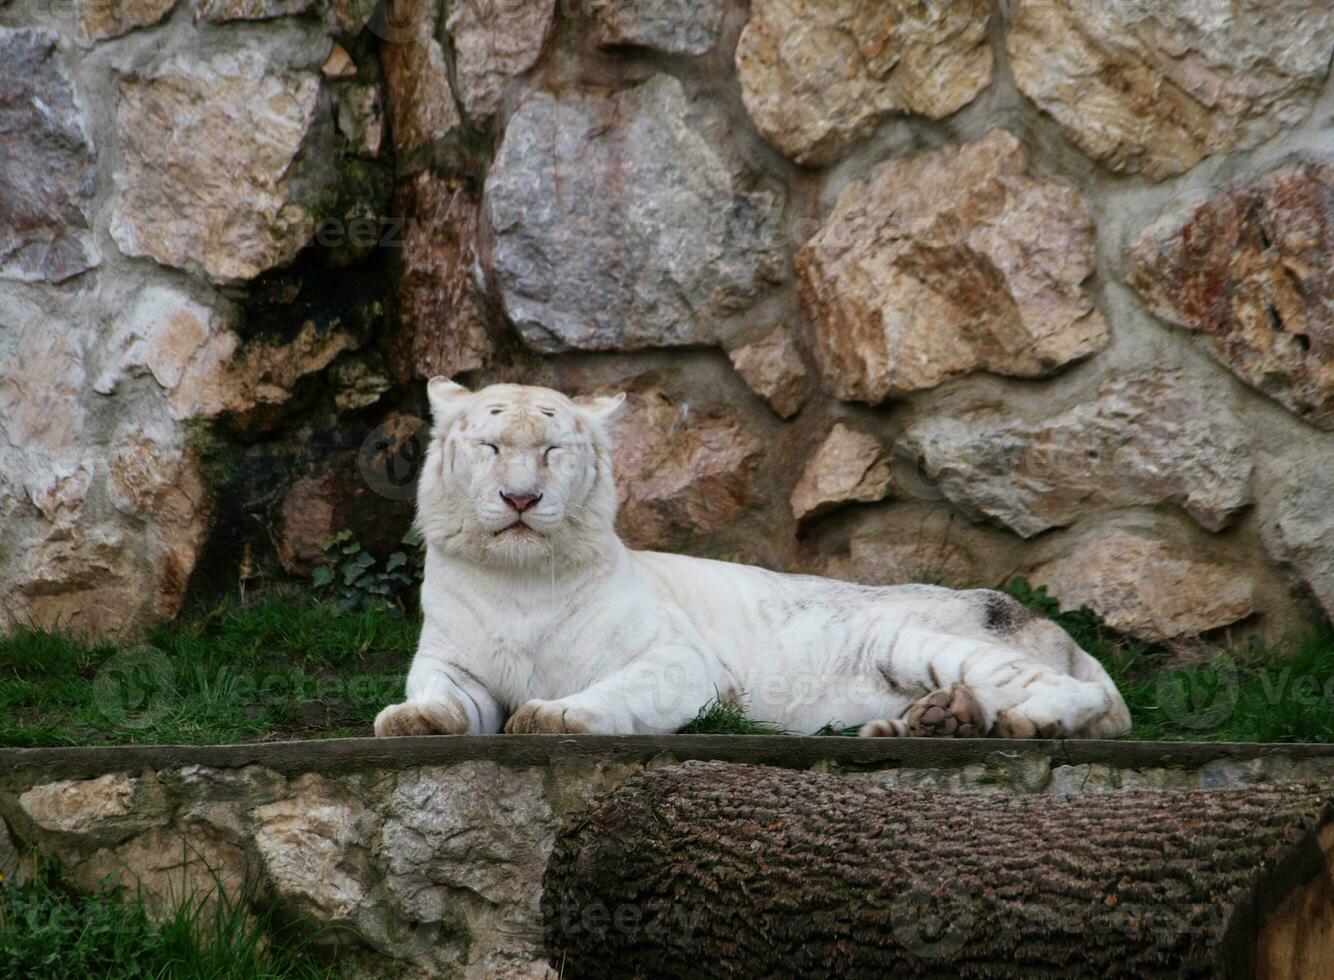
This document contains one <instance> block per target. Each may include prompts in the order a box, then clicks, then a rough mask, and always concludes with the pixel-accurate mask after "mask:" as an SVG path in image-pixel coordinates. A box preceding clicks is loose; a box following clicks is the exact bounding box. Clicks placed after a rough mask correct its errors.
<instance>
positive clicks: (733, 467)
mask: <svg viewBox="0 0 1334 980" xmlns="http://www.w3.org/2000/svg"><path fill="white" fill-rule="evenodd" d="M613 440H614V443H615V447H616V448H615V451H614V455H613V465H614V469H615V474H616V486H617V490H618V492H619V496H620V504H621V510H620V517H619V520H618V522H617V527H618V529H619V530H620V532H621V536H622V537H624V538H625V539H626V541H627V542H628V543H629V544H630V546H631V547H635V548H655V549H659V550H670V549H671V548H672V547H679V546H681V545H682V544H685V543H687V542H688V541H689V539H690V538H691V537H692V536H693V535H695V534H699V533H707V532H710V531H717V530H720V529H722V528H724V527H725V526H727V525H728V524H729V523H730V522H731V521H733V520H734V519H735V518H736V517H737V516H738V515H739V514H740V513H741V512H742V511H743V510H744V509H745V508H746V507H748V506H750V505H751V504H752V503H754V502H755V497H754V494H753V492H752V490H751V488H750V480H751V477H752V475H753V473H754V470H755V466H756V464H757V463H758V461H759V455H760V450H761V449H762V444H761V443H760V441H759V439H757V438H756V437H755V436H754V435H752V434H751V433H750V432H748V431H747V430H746V428H745V426H744V425H742V424H741V423H740V422H739V421H737V420H735V419H732V418H728V417H726V416H723V415H718V414H709V413H707V412H703V411H700V410H699V409H698V408H694V409H693V410H691V411H687V410H686V407H685V406H681V405H677V404H675V403H673V402H672V400H671V399H670V398H668V397H667V395H666V394H664V393H663V392H662V391H661V390H660V389H658V388H654V387H648V388H645V389H642V390H639V391H632V392H631V394H630V398H629V408H628V410H627V411H626V413H625V415H624V416H623V417H622V418H621V419H620V421H619V422H617V424H616V428H615V431H614V432H613Z"/></svg>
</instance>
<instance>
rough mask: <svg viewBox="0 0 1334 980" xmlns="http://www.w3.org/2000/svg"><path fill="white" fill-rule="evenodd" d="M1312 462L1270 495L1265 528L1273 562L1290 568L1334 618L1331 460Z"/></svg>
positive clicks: (1333, 467)
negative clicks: (1270, 510) (1274, 560)
mask: <svg viewBox="0 0 1334 980" xmlns="http://www.w3.org/2000/svg"><path fill="white" fill-rule="evenodd" d="M1321 462H1322V461H1320V460H1312V462H1311V465H1308V466H1304V467H1302V468H1301V469H1300V470H1298V471H1296V472H1294V473H1293V474H1292V475H1291V477H1290V478H1289V479H1288V480H1286V481H1284V483H1283V484H1281V485H1280V486H1278V487H1275V488H1273V489H1272V490H1271V491H1270V494H1271V499H1272V500H1273V501H1276V504H1275V505H1274V510H1273V513H1272V515H1271V517H1270V520H1268V521H1266V526H1265V528H1264V537H1265V544H1266V546H1267V547H1268V550H1269V551H1270V552H1271V554H1272V556H1273V557H1274V558H1276V559H1278V560H1279V561H1283V562H1286V563H1287V564H1289V565H1290V566H1291V567H1292V568H1293V569H1294V570H1295V571H1296V572H1297V574H1298V575H1299V576H1300V577H1301V579H1302V581H1303V582H1305V583H1306V585H1307V586H1308V587H1309V588H1310V590H1311V593H1312V594H1313V595H1314V596H1315V598H1316V601H1317V602H1319V603H1320V606H1321V608H1322V609H1324V611H1325V615H1326V616H1329V617H1331V618H1334V460H1331V459H1329V458H1326V459H1325V460H1323V464H1324V465H1321Z"/></svg>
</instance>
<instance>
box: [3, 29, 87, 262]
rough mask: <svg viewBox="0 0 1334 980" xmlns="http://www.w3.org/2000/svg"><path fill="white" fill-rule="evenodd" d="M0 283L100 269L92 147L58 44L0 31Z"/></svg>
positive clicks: (51, 36) (36, 32)
mask: <svg viewBox="0 0 1334 980" xmlns="http://www.w3.org/2000/svg"><path fill="white" fill-rule="evenodd" d="M0 171H2V172H3V173H4V178H3V179H0V276H4V277H6V278H14V279H23V280H28V281H36V282H43V281H44V282H63V281H64V280H66V279H69V278H70V277H71V276H77V275H78V274H79V273H81V272H85V271H87V270H88V269H91V268H93V267H94V266H95V265H97V257H96V252H95V251H94V248H93V243H92V235H91V233H90V232H89V230H88V215H89V208H90V205H91V201H92V191H93V177H94V172H93V147H92V143H91V141H90V140H89V138H88V136H87V134H86V133H85V131H84V122H83V114H82V110H81V109H80V107H79V102H78V99H77V98H76V96H75V94H74V86H73V85H72V84H71V83H70V78H69V73H68V72H67V71H66V68H65V60H64V58H63V56H62V55H61V53H60V50H59V46H58V37H57V35H56V34H55V33H54V32H53V31H49V30H46V29H27V28H24V29H19V30H12V29H9V28H3V27H0Z"/></svg>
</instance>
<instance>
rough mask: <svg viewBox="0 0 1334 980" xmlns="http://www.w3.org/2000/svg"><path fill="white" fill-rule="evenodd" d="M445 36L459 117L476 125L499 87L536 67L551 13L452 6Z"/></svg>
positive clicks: (505, 1) (462, 3) (481, 0)
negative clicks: (459, 105) (451, 47)
mask: <svg viewBox="0 0 1334 980" xmlns="http://www.w3.org/2000/svg"><path fill="white" fill-rule="evenodd" d="M449 6H450V11H449V19H448V20H447V21H446V23H445V28H446V30H448V31H449V35H450V37H451V38H452V39H453V42H454V60H455V71H456V80H457V82H458V91H459V101H460V102H461V103H463V111H464V112H465V113H466V114H467V116H468V118H469V119H470V120H471V121H472V122H473V123H475V124H481V123H483V122H485V121H486V120H487V119H489V118H491V116H493V115H495V112H496V110H497V109H498V108H500V103H501V99H502V96H503V95H504V91H505V86H506V84H507V83H508V82H509V81H510V79H512V78H516V77H518V76H519V75H521V74H523V73H524V72H526V71H527V70H528V69H530V68H532V67H533V66H534V65H535V64H537V60H538V58H539V57H540V56H541V54H542V49H543V48H544V47H545V46H546V43H547V41H548V39H549V38H550V37H551V31H552V28H553V27H554V25H555V22H556V17H555V14H556V8H555V7H554V6H553V5H552V4H549V3H515V2H514V0H454V2H453V3H451V4H450V5H449Z"/></svg>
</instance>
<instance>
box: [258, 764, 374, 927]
mask: <svg viewBox="0 0 1334 980" xmlns="http://www.w3.org/2000/svg"><path fill="white" fill-rule="evenodd" d="M255 817H256V819H257V820H258V822H259V827H258V829H257V830H256V831H255V844H256V846H257V848H258V849H259V853H260V856H261V857H262V858H263V860H264V867H265V870H266V871H267V872H268V876H269V880H270V881H272V882H273V886H274V891H275V892H276V893H277V896H278V898H279V900H280V901H282V902H283V903H284V904H285V905H286V906H287V907H288V908H290V909H292V910H293V911H295V912H297V913H298V914H299V915H301V916H302V917H303V918H304V919H305V920H306V921H307V922H310V923H311V924H312V925H314V926H315V927H316V928H317V929H319V930H321V931H322V930H326V929H337V928H339V927H340V926H341V927H346V926H348V925H350V924H353V923H355V922H356V919H357V916H358V913H360V912H361V911H362V910H363V908H364V907H365V906H366V905H367V904H368V900H369V899H370V898H371V886H372V883H373V882H374V879H375V875H374V874H373V872H372V869H371V864H370V855H369V847H368V845H369V844H370V841H371V839H372V838H373V836H374V835H375V833H376V832H377V831H378V830H379V821H378V819H377V818H376V817H375V815H374V813H373V812H372V811H371V810H369V809H368V808H367V807H366V806H365V804H364V803H362V802H361V801H360V800H358V799H357V798H356V797H354V796H352V795H350V794H349V793H348V792H347V791H346V789H345V788H344V787H342V786H340V785H339V784H338V783H336V782H333V781H331V780H328V779H324V778H323V777H321V776H317V775H313V774H309V775H305V776H302V777H301V778H299V779H298V780H297V781H296V782H295V783H294V784H293V785H292V795H291V796H290V797H288V798H287V799H283V800H279V801H277V802H275V803H270V804H269V805H267V806H262V807H259V808H258V809H257V810H256V811H255Z"/></svg>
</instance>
